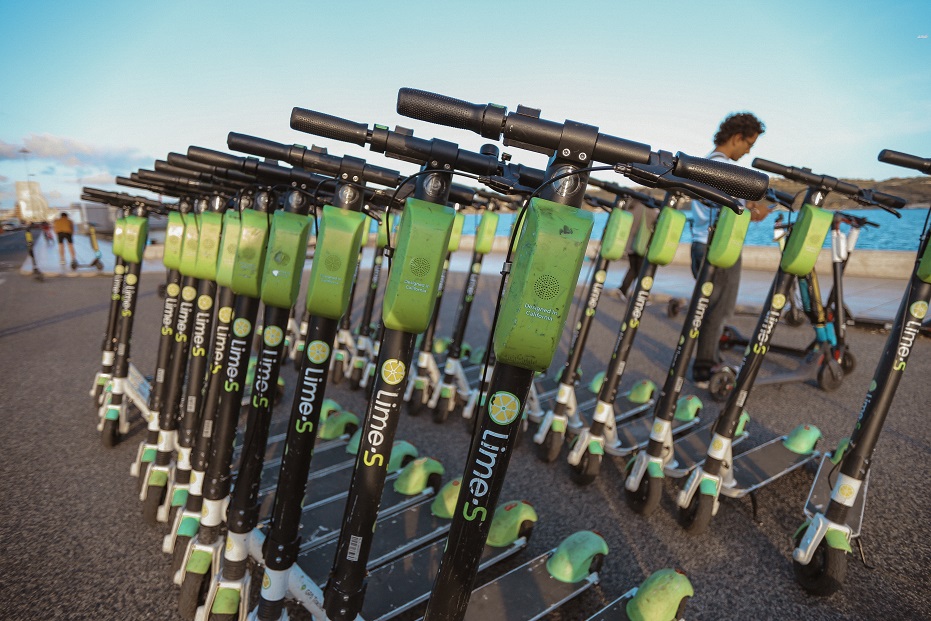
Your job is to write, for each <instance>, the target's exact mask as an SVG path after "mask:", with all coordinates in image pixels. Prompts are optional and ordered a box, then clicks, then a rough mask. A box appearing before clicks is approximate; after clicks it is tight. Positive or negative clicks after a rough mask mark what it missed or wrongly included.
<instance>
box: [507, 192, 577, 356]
mask: <svg viewBox="0 0 931 621" xmlns="http://www.w3.org/2000/svg"><path fill="white" fill-rule="evenodd" d="M593 226H594V218H593V216H592V214H591V213H590V212H587V211H583V210H581V209H578V208H575V207H569V206H566V205H560V204H558V203H554V202H552V201H547V200H544V199H541V198H534V199H533V200H532V201H531V203H530V206H529V207H528V208H527V211H526V213H525V215H524V224H523V226H522V228H523V234H522V235H521V241H520V242H519V243H518V245H517V248H516V250H515V252H514V265H513V267H512V269H511V275H510V277H509V278H508V282H507V288H506V290H505V293H504V298H503V300H502V302H501V311H500V314H499V318H498V326H497V328H496V329H495V336H494V347H495V356H496V357H497V359H498V362H503V363H505V364H510V365H512V366H516V367H520V368H523V369H530V370H533V371H545V370H546V369H548V368H549V366H550V363H551V362H552V360H553V355H554V354H555V352H556V348H557V347H558V346H559V337H560V336H561V335H562V331H563V327H564V326H565V324H566V318H567V316H568V312H569V308H570V306H571V304H572V295H573V293H574V292H575V288H576V285H577V284H578V278H579V271H580V270H581V268H582V261H583V260H584V258H585V251H586V249H587V248H588V240H589V237H591V233H592V228H593Z"/></svg>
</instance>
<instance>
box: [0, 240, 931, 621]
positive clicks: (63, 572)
mask: <svg viewBox="0 0 931 621" xmlns="http://www.w3.org/2000/svg"><path fill="white" fill-rule="evenodd" d="M43 243H44V242H43ZM24 256H25V254H24V250H23V246H22V238H21V233H13V234H7V235H3V236H0V377H2V380H0V404H2V416H3V431H2V433H0V456H2V457H0V480H2V481H3V486H2V490H3V493H2V494H0V550H2V554H0V576H3V578H2V579H0V602H3V608H2V612H0V617H2V618H4V619H11V620H19V619H101V620H103V619H175V618H178V616H177V614H176V605H177V594H178V591H177V588H176V587H175V586H174V585H173V584H172V583H171V579H170V576H169V565H170V559H169V557H168V556H167V555H164V554H162V552H161V550H160V548H161V539H162V536H163V535H164V534H165V531H166V526H164V525H160V526H158V527H148V526H145V525H144V524H143V523H142V520H141V503H139V501H138V497H137V492H136V480H135V479H132V478H131V477H130V476H129V465H130V463H131V462H132V460H133V457H134V455H135V450H136V446H137V444H138V442H139V440H141V438H142V432H143V428H144V426H143V424H142V423H141V421H135V424H134V427H133V431H132V432H131V434H130V435H129V437H127V438H125V439H124V441H123V442H122V443H121V444H119V445H118V446H117V447H115V448H113V449H105V448H103V447H102V446H101V443H100V439H99V435H98V434H97V432H96V429H95V425H96V412H95V410H94V409H93V407H92V403H91V399H90V397H89V395H88V391H89V389H90V388H91V383H92V380H93V377H94V373H95V371H96V370H97V368H98V366H99V360H100V354H99V348H100V342H101V337H102V334H103V328H104V324H105V320H106V315H105V313H106V308H107V297H108V289H109V279H108V278H102V277H101V278H74V279H70V278H69V279H65V278H60V279H46V280H45V281H44V282H39V281H37V280H34V279H32V278H31V277H29V276H28V275H21V274H20V273H19V270H20V267H21V265H22V263H23V259H24ZM623 270H624V266H623V264H620V265H619V266H618V267H614V268H612V271H611V276H610V279H609V283H611V282H616V281H619V279H620V275H621V274H622V273H623ZM28 272H29V270H27V273H28ZM489 272H490V273H487V274H483V276H482V281H481V284H480V288H479V291H478V294H477V296H476V306H475V308H474V310H473V320H472V321H471V322H470V325H469V330H468V332H467V336H466V340H467V341H469V342H470V343H472V344H473V345H476V346H477V345H479V344H481V342H482V341H483V340H484V339H485V338H486V337H487V334H488V327H489V325H490V321H491V316H492V311H493V301H494V300H495V299H497V297H498V285H497V280H498V279H497V277H496V276H495V275H494V269H493V268H489ZM362 277H363V278H364V277H365V274H364V272H363V276H362ZM464 277H465V275H464V274H463V273H461V272H457V273H454V274H452V275H451V277H450V278H449V284H448V289H447V291H448V292H449V294H448V296H447V297H446V298H445V300H444V304H443V307H442V310H441V319H440V328H439V334H440V335H446V334H448V333H449V332H450V331H451V329H452V324H453V321H454V315H455V310H456V309H455V306H456V301H457V300H458V297H459V295H460V294H459V292H460V291H461V287H462V286H463V283H464ZM611 279H613V280H611ZM662 279H663V273H662V272H660V273H659V274H658V275H657V279H656V282H657V287H659V286H660V283H661V282H662ZM161 281H162V272H160V271H159V270H157V269H153V270H152V271H150V272H149V271H147V272H146V273H145V274H144V275H143V278H142V284H141V288H140V298H139V305H138V310H137V314H136V327H135V330H134V336H133V342H132V354H133V361H134V363H135V364H136V365H137V366H138V367H139V368H140V369H141V370H143V371H144V372H150V370H151V369H152V368H153V366H154V359H155V346H156V336H157V322H158V318H159V315H160V310H161V300H160V299H159V298H158V297H157V295H156V288H157V285H158V284H160V282H161ZM744 282H745V283H747V282H753V283H756V279H752V278H748V277H747V275H746V274H745V277H744ZM757 284H758V283H757ZM903 286H904V284H903ZM900 291H901V290H900ZM583 295H584V288H582V287H580V288H579V290H578V291H577V299H578V298H581V297H582V296H583ZM301 299H302V300H303V297H302V298H301ZM356 302H357V305H358V304H359V303H361V300H357V301H356ZM623 311H624V304H623V303H622V302H621V301H619V300H617V299H615V298H613V297H608V296H605V297H603V298H602V302H601V304H600V305H599V309H598V313H597V315H596V316H595V322H594V326H593V329H592V334H591V336H590V339H589V346H588V347H587V348H586V353H585V356H584V358H583V361H582V368H583V371H584V374H585V378H586V379H587V378H590V377H591V376H593V375H594V374H595V373H597V372H598V371H600V370H603V369H604V367H605V366H606V363H607V360H608V358H609V356H610V350H611V348H612V346H613V344H614V340H615V335H616V334H617V331H618V327H619V324H620V318H621V316H622V314H623ZM356 316H358V315H356ZM681 321H682V317H681V316H680V317H679V318H677V319H670V318H668V317H667V316H666V313H665V305H664V304H660V303H658V302H657V303H655V304H654V305H652V306H650V307H649V308H647V312H646V318H645V320H644V321H643V324H642V327H641V329H640V333H639V334H638V336H637V340H636V343H635V346H634V351H633V353H632V356H631V359H630V363H629V367H628V370H627V372H626V373H625V375H624V378H623V382H622V386H621V388H622V389H624V388H626V387H628V386H630V385H632V384H633V383H634V382H635V381H637V380H640V379H642V378H651V379H654V380H655V381H659V379H660V378H662V377H663V376H664V375H665V372H666V366H667V365H668V362H669V359H670V358H671V355H672V350H673V345H674V343H675V341H676V338H677V335H678V332H679V329H680V328H681ZM735 325H736V327H737V328H738V329H740V330H741V331H743V332H749V331H751V330H752V328H753V326H754V325H755V318H754V317H751V316H746V315H739V316H738V317H736V318H735ZM809 334H810V328H806V327H801V328H790V327H788V326H785V325H783V324H780V325H779V326H778V328H777V330H776V335H775V338H776V340H777V341H779V342H783V343H787V344H794V345H804V344H806V342H807V340H808V339H809ZM848 338H849V341H850V345H851V347H852V350H853V352H854V353H855V356H856V359H857V362H858V364H857V367H856V369H855V370H854V371H853V373H852V374H850V375H849V376H848V377H846V378H845V381H844V384H843V386H842V387H841V388H840V389H839V390H838V391H836V392H834V393H826V392H823V391H821V390H820V389H818V388H817V387H816V386H815V385H814V384H813V383H801V384H787V385H783V386H767V387H759V388H757V389H756V390H755V391H754V392H753V394H752V395H751V397H750V400H749V402H748V403H747V409H748V410H749V412H750V414H751V415H752V416H753V420H752V422H751V424H750V427H749V430H750V438H749V439H748V440H747V441H746V442H745V443H744V445H743V448H750V447H752V446H755V445H757V444H760V443H762V442H764V441H767V440H769V439H771V438H773V437H776V436H778V435H781V434H783V433H785V432H788V431H789V430H791V429H792V428H794V427H795V426H796V425H798V424H801V423H811V424H814V425H816V426H817V427H818V428H819V429H820V430H821V431H822V433H823V436H824V437H823V438H822V440H821V442H820V444H819V446H818V448H819V450H831V449H833V447H834V446H835V445H836V443H837V442H838V441H839V440H840V438H842V437H843V436H845V435H848V434H849V433H850V432H851V430H852V428H853V425H854V424H855V421H856V416H857V413H858V412H859V410H860V406H861V404H862V400H863V396H864V394H865V391H866V387H867V385H868V384H869V382H870V378H871V374H872V370H873V368H874V366H875V364H876V361H877V360H878V358H879V355H880V352H881V350H882V348H883V345H884V343H885V338H886V335H885V334H884V333H883V332H882V331H881V330H878V329H875V328H871V329H852V330H851V331H850V332H849V335H848ZM567 347H568V334H566V335H564V337H563V340H562V343H561V347H560V350H559V351H558V352H557V354H556V356H555V357H554V360H553V365H552V367H551V371H550V373H549V376H550V377H552V376H553V375H554V374H555V372H556V371H557V370H558V369H559V367H560V366H561V365H562V364H563V362H564V361H565V357H566V350H567ZM730 355H731V356H732V357H731V360H733V361H734V362H738V361H739V360H738V359H737V358H736V357H735V356H736V354H735V353H733V352H731V353H730ZM794 364H795V362H794V361H793V360H792V359H789V358H786V357H781V356H773V357H772V358H770V359H768V360H767V363H766V365H765V366H764V369H763V374H764V375H765V374H769V373H773V372H776V371H778V370H780V369H783V370H784V369H789V368H791V367H792V366H793V365H794ZM929 372H931V348H929V346H928V341H927V339H924V338H922V339H921V340H920V342H919V346H918V347H916V348H915V349H914V351H913V354H912V357H911V360H910V362H909V364H908V371H907V372H906V375H905V378H904V380H903V381H902V383H901V385H900V387H899V391H898V394H897V396H896V399H895V401H894V403H893V406H892V410H891V411H890V413H889V417H888V419H887V421H886V425H885V428H884V430H883V435H882V437H881V439H880V441H879V444H878V446H877V449H876V453H875V460H874V463H873V469H872V474H871V481H870V485H869V490H868V498H867V508H866V518H865V523H864V526H863V549H864V553H865V558H866V561H867V564H866V565H864V564H863V563H862V562H861V561H860V560H859V557H858V555H857V554H855V555H853V556H852V557H851V559H850V567H849V571H848V576H847V582H846V585H845V587H844V589H843V590H842V591H841V592H840V593H838V594H836V595H834V596H832V597H830V598H826V599H818V598H814V597H811V596H808V595H806V594H805V593H804V592H803V591H802V590H801V589H800V588H799V587H798V586H797V585H796V584H795V582H794V581H793V579H792V564H791V550H792V543H791V538H792V535H793V533H794V531H795V529H796V528H797V527H798V526H799V524H800V523H801V521H802V519H803V516H802V507H803V505H804V502H805V498H806V496H807V493H808V489H809V487H810V484H811V481H812V474H811V473H810V472H807V471H805V470H799V471H796V472H794V473H792V474H790V475H788V476H786V477H784V478H783V479H780V480H778V481H776V482H775V483H773V484H771V485H769V486H767V487H765V488H764V489H762V490H761V491H760V492H759V493H758V494H757V501H758V505H759V510H758V515H757V517H758V521H757V522H754V520H753V519H752V515H751V503H750V501H749V499H743V500H736V501H735V500H730V499H723V500H722V507H721V510H720V512H719V513H718V515H717V516H716V517H715V518H714V520H713V522H712V525H711V528H710V530H709V532H708V533H706V534H704V535H702V536H697V537H695V536H690V535H688V534H686V533H685V532H683V531H682V530H681V528H680V527H679V526H678V523H677V521H676V512H675V503H674V494H675V490H676V489H677V485H676V483H675V482H672V481H669V482H667V485H666V490H665V495H664V499H663V502H662V506H661V508H660V510H659V511H657V513H656V514H655V515H654V516H652V517H651V518H650V519H645V518H643V517H641V516H639V515H637V514H635V513H634V512H632V511H631V510H630V509H628V508H627V506H626V505H625V503H624V497H623V492H622V485H623V468H624V463H623V461H622V460H608V462H607V463H606V465H605V467H604V468H603V470H602V473H601V476H600V477H599V478H598V479H597V480H596V481H595V482H594V483H593V484H591V485H590V486H587V487H579V486H577V485H576V484H574V483H572V482H571V481H570V479H569V476H568V466H567V465H566V463H565V451H564V452H563V454H562V456H561V457H560V459H559V460H557V462H555V463H553V464H544V463H542V462H540V461H539V460H538V459H537V458H536V456H535V452H534V450H533V445H532V442H531V441H530V439H529V438H528V437H525V438H523V439H522V441H521V444H520V445H519V446H518V448H517V450H516V452H515V454H514V455H513V458H512V459H511V462H510V467H509V470H508V477H507V481H506V484H505V489H504V493H503V494H502V499H518V498H520V499H525V500H527V501H529V502H531V503H532V504H533V505H534V507H535V508H536V510H537V512H538V514H539V516H540V520H539V522H538V524H537V525H536V528H535V529H534V532H533V536H532V538H531V540H530V544H529V546H528V549H527V550H525V551H524V552H522V553H520V554H519V555H517V556H516V557H514V559H512V560H510V561H507V562H505V563H504V564H503V565H502V566H500V567H497V568H495V569H494V570H492V571H490V572H489V573H488V575H487V576H484V577H486V578H490V577H494V576H495V575H498V574H500V573H502V572H503V571H505V570H506V569H510V568H512V567H513V566H515V565H517V564H518V563H520V562H523V561H524V560H527V559H529V558H531V557H532V556H534V555H536V554H540V553H543V552H545V551H547V550H549V549H550V548H552V547H554V546H555V545H557V544H558V543H559V541H561V540H562V539H563V538H564V537H565V536H567V535H568V534H570V533H571V532H574V531H575V530H579V529H592V530H596V531H598V532H599V533H601V534H602V536H604V538H605V539H606V541H607V543H608V546H609V549H610V553H609V554H608V556H607V558H606V559H605V562H604V566H603V569H602V572H601V583H600V584H599V585H598V586H597V587H595V588H593V589H592V590H590V591H589V592H587V593H585V594H583V595H582V596H581V597H579V598H578V599H577V600H575V601H573V602H571V603H570V604H567V605H566V606H564V607H563V608H562V609H561V610H560V611H559V612H557V613H554V614H553V615H551V616H550V617H549V618H552V619H567V620H568V619H573V620H574V619H584V618H586V617H587V616H588V615H589V614H591V613H593V612H594V611H596V610H597V609H598V608H599V607H600V606H601V605H603V604H604V603H606V602H607V601H610V600H611V599H613V598H614V597H616V596H617V595H620V594H621V593H623V592H624V591H626V590H627V589H629V588H630V587H632V586H635V585H637V584H639V583H640V582H641V581H642V580H643V579H644V578H645V577H646V576H647V575H649V574H650V573H652V572H653V571H656V570H658V569H661V568H663V567H678V568H680V569H682V570H684V571H685V572H686V574H687V575H688V576H689V578H690V579H691V581H692V584H693V585H694V588H695V596H694V597H693V598H692V600H691V601H690V602H689V605H688V607H687V609H686V618H688V619H708V620H716V619H735V620H736V619H786V620H790V619H791V620H794V619H806V620H838V619H851V620H853V619H857V620H860V619H927V618H929V616H931V613H929V612H928V611H929V608H931V587H929V584H931V569H929V567H931V544H929V541H928V537H927V535H926V532H925V531H926V527H925V520H927V517H928V516H929V515H931V501H929V499H928V495H927V494H926V493H925V490H924V487H923V484H922V483H921V481H924V480H926V479H927V477H928V475H929V474H931V472H929V469H928V465H927V464H928V463H929V462H931V459H929V458H931V428H929V426H928V425H927V424H926V420H927V416H926V413H927V411H928V406H927V403H928V398H929V396H931V389H929V387H928V382H927V378H928V377H929ZM284 376H285V379H286V381H287V382H288V386H289V387H293V385H294V380H295V373H294V371H293V369H290V368H288V367H286V368H285V369H284ZM692 389H693V387H692V386H691V385H690V384H688V383H686V388H685V392H695V394H697V395H698V396H699V397H701V398H702V400H703V401H704V403H705V412H704V415H706V416H713V415H714V414H716V412H717V411H718V405H717V404H716V403H714V402H713V401H711V400H710V398H709V396H708V394H707V392H705V391H702V390H695V391H693V390H692ZM580 393H583V395H584V393H585V389H584V388H583V389H581V390H580ZM328 396H329V397H332V398H334V399H336V400H337V401H339V402H340V403H341V404H342V405H343V406H344V407H346V408H348V409H351V410H354V411H356V412H357V413H358V414H360V415H362V414H363V413H364V409H365V403H364V401H363V397H362V395H361V394H360V393H353V392H350V391H349V390H348V388H347V387H346V385H345V384H340V385H339V386H331V387H330V388H329V389H328ZM284 401H285V402H286V403H287V402H288V399H287V398H286V399H285V400H284ZM284 409H285V408H280V411H279V412H278V415H283V414H284ZM397 437H398V438H403V439H406V440H409V441H411V442H412V443H414V444H415V445H416V446H417V447H418V448H419V450H420V452H421V454H423V455H429V456H432V457H435V458H437V459H439V460H440V461H441V463H443V464H444V466H445V468H446V479H447V480H448V479H449V478H452V477H455V476H459V475H460V474H461V473H462V469H463V467H464V462H465V456H466V452H467V449H468V442H469V436H468V433H467V432H466V428H465V425H463V424H462V423H461V422H460V421H453V420H450V421H448V422H447V423H446V424H443V425H437V424H435V423H433V422H432V420H431V419H430V418H428V417H417V418H415V417H411V416H409V415H407V414H404V415H403V416H402V420H401V423H400V427H399V430H398V435H397ZM855 550H856V548H855ZM418 612H421V611H414V612H412V613H410V614H409V615H408V617H407V618H415V617H416V615H417V614H418ZM292 618H307V617H306V616H305V615H302V614H301V613H300V612H299V611H295V614H294V615H293V616H292Z"/></svg>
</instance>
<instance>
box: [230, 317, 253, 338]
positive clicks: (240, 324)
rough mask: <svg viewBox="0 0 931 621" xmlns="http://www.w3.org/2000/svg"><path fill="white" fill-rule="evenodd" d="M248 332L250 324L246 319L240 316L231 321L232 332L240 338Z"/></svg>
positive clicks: (250, 328) (250, 330)
mask: <svg viewBox="0 0 931 621" xmlns="http://www.w3.org/2000/svg"><path fill="white" fill-rule="evenodd" d="M250 332H252V324H251V323H250V322H249V320H248V319H244V318H243V317H240V318H239V319H237V320H236V321H234V322H233V334H235V335H236V336H238V337H239V338H242V337H244V336H246V335H248V334H249V333H250Z"/></svg>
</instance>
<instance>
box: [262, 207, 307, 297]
mask: <svg viewBox="0 0 931 621" xmlns="http://www.w3.org/2000/svg"><path fill="white" fill-rule="evenodd" d="M309 231H310V219H309V218H308V217H307V216H306V215H302V214H296V213H290V212H287V211H276V212H275V213H274V214H273V215H272V228H271V231H270V232H269V234H268V250H267V251H266V253H265V273H264V275H263V277H262V302H264V303H265V305H266V306H274V307H276V308H291V307H292V306H294V303H295V302H296V301H297V292H298V289H300V287H301V274H302V273H303V271H304V261H305V259H306V257H307V234H308V232H309Z"/></svg>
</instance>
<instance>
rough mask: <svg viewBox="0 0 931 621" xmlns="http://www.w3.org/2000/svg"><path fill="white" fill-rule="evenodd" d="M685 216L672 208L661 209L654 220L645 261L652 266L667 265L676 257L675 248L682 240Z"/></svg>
mask: <svg viewBox="0 0 931 621" xmlns="http://www.w3.org/2000/svg"><path fill="white" fill-rule="evenodd" d="M685 220H686V216H685V213H684V212H681V211H676V210H675V209H673V208H672V207H663V208H662V209H661V210H660V212H659V218H657V219H656V228H654V230H653V238H652V239H651V240H650V249H649V250H648V251H647V261H649V262H650V263H652V264H654V265H669V264H670V263H671V262H672V259H673V257H675V256H676V248H678V247H679V240H680V239H682V231H683V230H684V229H685Z"/></svg>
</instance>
